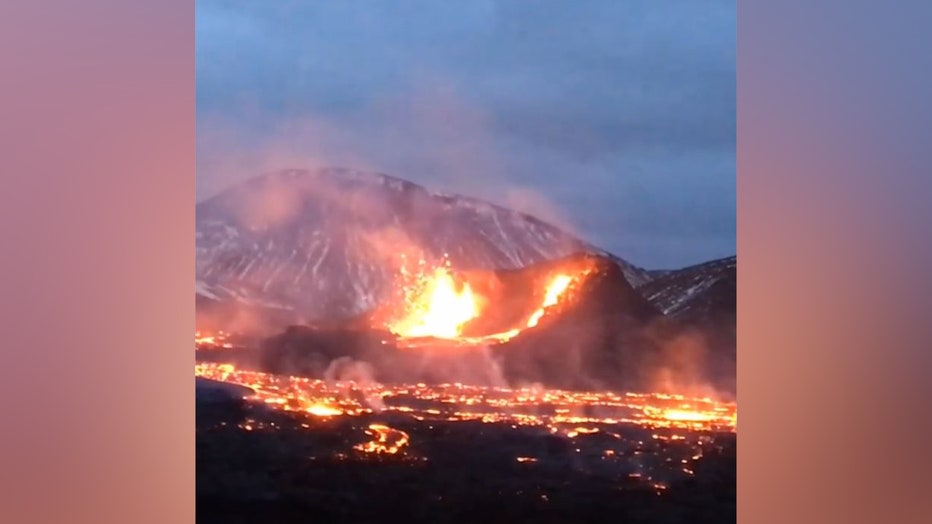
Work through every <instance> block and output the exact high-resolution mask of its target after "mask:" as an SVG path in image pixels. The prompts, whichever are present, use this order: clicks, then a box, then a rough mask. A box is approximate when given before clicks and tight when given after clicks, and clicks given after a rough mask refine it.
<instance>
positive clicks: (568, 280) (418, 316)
mask: <svg viewBox="0 0 932 524" xmlns="http://www.w3.org/2000/svg"><path fill="white" fill-rule="evenodd" d="M421 265H422V266H423V265H424V263H423V262H422V263H421ZM588 273H589V271H588V270H584V271H580V272H579V274H577V275H575V276H571V275H568V274H559V275H557V276H555V277H553V278H552V279H551V280H550V283H549V284H548V285H547V287H546V289H545V293H544V299H543V302H542V303H541V305H540V307H538V308H537V309H536V310H534V312H532V313H531V315H530V316H529V317H528V319H527V320H526V321H524V322H523V324H521V325H519V326H520V327H514V328H512V329H509V330H507V331H503V332H500V333H493V334H490V335H483V336H472V337H468V336H464V335H463V328H464V326H465V325H466V324H468V323H469V322H470V321H472V320H474V319H476V318H479V317H480V315H481V314H482V304H484V303H487V302H488V299H487V297H481V296H479V295H478V294H477V293H475V292H474V291H473V289H472V287H470V285H469V283H468V282H464V283H463V284H462V285H458V283H457V281H456V279H455V278H454V276H453V272H452V271H451V269H450V265H449V262H445V263H444V264H443V265H442V266H441V267H438V268H436V269H434V270H433V271H430V272H426V273H425V272H423V271H421V272H420V273H417V274H411V273H408V272H407V271H406V270H404V269H403V270H402V276H403V277H405V278H407V279H409V280H413V283H410V282H409V283H408V284H406V285H405V286H404V289H403V291H404V301H405V303H404V307H403V314H402V315H400V318H396V319H395V320H392V321H389V322H387V327H388V329H389V331H391V332H392V333H394V334H395V335H397V336H398V337H400V338H402V339H418V338H435V339H445V340H452V341H457V342H458V343H462V344H476V345H479V344H485V343H489V342H497V343H501V342H506V341H508V340H510V339H512V338H514V337H515V336H517V335H518V334H519V333H521V331H522V330H523V329H527V328H532V327H535V326H537V324H538V323H539V322H540V320H541V318H542V317H543V316H544V315H545V314H546V312H547V309H548V308H551V307H553V306H556V305H557V304H559V302H560V300H561V298H562V297H563V295H564V294H565V293H566V291H567V290H568V289H569V287H570V285H571V284H572V283H573V282H574V281H576V280H578V279H580V278H582V277H584V276H586V275H588Z"/></svg>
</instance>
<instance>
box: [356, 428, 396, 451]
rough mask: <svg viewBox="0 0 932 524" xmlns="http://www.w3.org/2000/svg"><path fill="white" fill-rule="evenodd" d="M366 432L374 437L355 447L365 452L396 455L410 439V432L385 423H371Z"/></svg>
mask: <svg viewBox="0 0 932 524" xmlns="http://www.w3.org/2000/svg"><path fill="white" fill-rule="evenodd" d="M366 433H368V434H369V435H371V436H373V437H374V438H373V439H372V440H370V441H369V442H365V443H363V444H359V445H357V446H355V448H354V449H356V450H357V451H362V452H363V453H377V454H379V453H384V454H388V455H394V454H396V453H398V452H399V451H401V449H402V448H404V447H405V446H407V445H408V441H409V440H410V439H409V437H408V434H407V433H405V432H404V431H401V430H397V429H394V428H390V427H388V426H386V425H384V424H370V425H369V429H368V431H366Z"/></svg>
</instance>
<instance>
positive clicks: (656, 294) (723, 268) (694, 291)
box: [638, 257, 738, 322]
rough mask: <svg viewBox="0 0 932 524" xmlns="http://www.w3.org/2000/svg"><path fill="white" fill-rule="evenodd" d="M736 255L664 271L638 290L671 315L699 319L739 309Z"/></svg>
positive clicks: (684, 318)
mask: <svg viewBox="0 0 932 524" xmlns="http://www.w3.org/2000/svg"><path fill="white" fill-rule="evenodd" d="M737 268H738V259H737V257H728V258H722V259H718V260H712V261H710V262H705V263H702V264H697V265H694V266H690V267H686V268H683V269H678V270H674V271H664V272H662V273H660V274H659V275H657V276H656V277H655V278H654V279H653V280H650V281H648V282H646V283H644V284H642V285H641V286H640V287H639V288H638V291H639V292H640V293H641V295H643V296H644V297H645V298H646V299H647V300H649V301H650V303H651V304H653V305H654V306H655V307H656V308H657V309H659V310H660V311H662V312H663V313H664V314H665V315H667V316H668V317H671V318H677V319H682V320H687V321H693V322H699V321H702V320H704V319H707V318H709V317H713V316H721V315H727V314H731V315H734V314H735V311H736V304H735V300H736V299H735V293H736V290H737V271H738V270H737Z"/></svg>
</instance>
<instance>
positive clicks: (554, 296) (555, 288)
mask: <svg viewBox="0 0 932 524" xmlns="http://www.w3.org/2000/svg"><path fill="white" fill-rule="evenodd" d="M571 282H573V277H571V276H569V275H557V277H556V278H555V279H553V282H551V283H550V285H549V286H547V294H546V295H545V296H544V304H543V305H542V306H541V307H540V308H539V309H538V310H537V311H535V312H534V314H533V315H531V318H529V319H528V321H527V327H534V326H536V325H537V323H538V322H540V317H542V316H544V313H545V312H546V310H547V308H548V307H551V306H555V305H557V302H558V301H559V300H560V296H562V295H563V293H565V292H566V289H567V288H568V287H570V283H571Z"/></svg>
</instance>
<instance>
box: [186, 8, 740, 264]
mask: <svg viewBox="0 0 932 524" xmlns="http://www.w3.org/2000/svg"><path fill="white" fill-rule="evenodd" d="M735 37H736V8H735V2H734V0H731V1H729V2H724V1H719V0H706V1H701V2H700V1H696V0H646V1H635V0H576V1H566V0H537V1H521V0H498V1H496V0H470V1H468V2H466V1H460V2H440V1H431V0H426V1H406V0H393V1H390V2H387V1H378V0H369V1H365V0H356V1H353V2H336V1H323V0H304V1H300V2H294V1H284V0H282V1H275V2H256V1H254V0H252V1H250V0H243V1H226V2H222V1H218V0H197V2H196V39H197V40H196V42H197V43H196V64H197V66H196V75H197V98H196V100H197V110H196V114H197V166H196V167H197V176H196V180H197V182H196V190H197V199H198V201H202V200H204V199H205V198H209V197H210V196H212V195H214V194H216V193H217V192H218V191H221V190H223V189H224V188H226V187H229V186H231V185H234V184H236V183H238V182H241V181H243V180H245V179H247V178H249V177H252V176H256V175H258V174H260V173H263V172H267V171H271V170H275V169H282V168H314V167H322V166H342V167H348V168H354V169H360V170H373V171H378V172H382V173H387V174H390V175H393V176H397V177H399V178H404V179H408V180H411V181H413V182H416V183H419V184H422V185H424V186H426V187H428V188H429V189H432V190H436V191H440V192H447V193H460V194H465V195H469V196H473V197H478V198H483V199H486V200H490V201H492V202H494V203H497V204H500V205H504V206H507V207H511V208H514V209H518V210H521V211H525V212H528V213H531V214H533V215H535V216H538V217H540V218H542V219H544V220H548V221H551V222H553V223H555V224H557V225H559V226H561V227H564V228H566V229H568V230H569V231H571V232H573V233H575V234H576V235H578V236H580V237H582V238H584V239H585V240H587V241H589V242H592V243H593V244H595V245H597V246H599V247H602V248H604V249H607V250H609V251H611V252H613V253H614V254H616V255H618V256H621V257H622V258H625V259H627V260H629V261H631V262H633V263H635V264H637V265H640V266H642V267H647V268H657V269H660V268H676V267H683V266H687V265H691V264H695V263H699V262H703V261H706V260H710V259H713V258H719V257H724V256H730V255H733V254H734V253H735V229H736V220H735V215H736V209H735V205H736V203H735V201H736V188H735V184H736V182H735V140H736V134H735V128H736V123H735V92H736V88H735V58H736V56H735V52H736V47H735V40H736V38H735Z"/></svg>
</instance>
